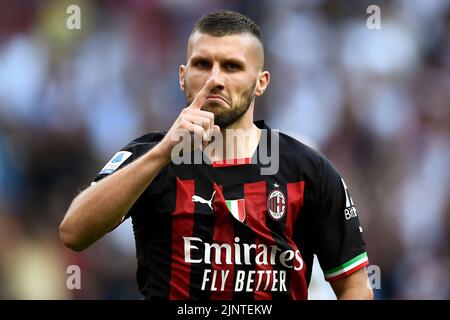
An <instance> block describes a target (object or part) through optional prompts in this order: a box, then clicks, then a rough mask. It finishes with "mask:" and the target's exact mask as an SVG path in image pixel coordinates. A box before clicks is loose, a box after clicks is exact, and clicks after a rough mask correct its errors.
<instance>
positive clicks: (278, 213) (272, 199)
mask: <svg viewBox="0 0 450 320" xmlns="http://www.w3.org/2000/svg"><path fill="white" fill-rule="evenodd" d="M267 211H268V212H269V214H270V216H271V217H272V219H274V220H281V219H282V218H283V217H284V214H285V212H286V197H285V195H284V194H283V192H281V190H279V189H275V190H273V191H272V192H271V193H270V194H269V196H268V197H267Z"/></svg>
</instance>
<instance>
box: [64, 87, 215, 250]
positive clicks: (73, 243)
mask: <svg viewBox="0 0 450 320" xmlns="http://www.w3.org/2000/svg"><path fill="white" fill-rule="evenodd" d="M213 85H214V81H209V82H207V83H206V84H205V85H204V87H203V88H202V90H201V91H200V92H199V93H198V94H197V96H196V97H195V99H194V101H193V102H192V103H191V105H190V106H189V107H187V108H185V109H183V111H182V112H181V113H180V115H179V117H178V118H177V120H176V121H175V123H174V124H173V126H172V127H171V128H170V130H169V132H168V133H167V134H166V136H165V137H164V139H163V140H162V141H161V142H160V143H159V144H157V145H156V146H155V147H154V148H153V149H151V150H150V151H148V152H147V153H145V154H144V155H143V156H141V157H140V158H139V159H137V160H135V161H134V162H132V163H131V164H129V165H128V166H126V167H124V168H122V169H120V170H118V171H117V172H115V173H113V174H111V175H110V176H108V177H106V178H104V179H103V180H101V181H100V182H99V183H97V184H94V185H93V186H91V187H89V188H87V189H85V190H84V191H83V192H81V193H80V194H79V195H78V196H77V197H76V198H75V199H74V200H73V201H72V203H71V205H70V207H69V209H68V210H67V213H66V215H65V217H64V219H63V221H62V222H61V224H60V227H59V234H60V238H61V240H62V241H63V242H64V244H65V245H66V246H67V247H69V248H71V249H72V250H75V251H82V250H84V249H86V248H87V247H89V246H90V245H92V244H93V243H94V242H95V241H97V240H98V239H100V238H101V237H103V236H104V235H105V234H106V233H107V232H108V231H110V230H111V229H112V228H114V227H115V226H116V225H117V224H118V223H119V222H120V221H121V220H122V219H123V217H124V216H125V215H126V213H127V212H128V211H129V210H130V208H131V207H132V206H133V204H134V203H135V202H136V200H137V199H138V198H139V196H140V195H141V194H142V193H143V192H144V190H145V189H146V188H147V187H148V186H149V185H150V183H151V182H152V181H153V179H154V178H155V177H156V176H157V175H158V173H159V172H160V171H161V169H162V168H164V166H166V165H167V164H168V163H169V161H170V155H171V152H172V149H173V148H174V146H175V145H176V144H177V143H178V137H179V134H178V130H182V131H184V132H186V131H187V132H189V133H191V134H196V135H199V136H200V137H206V139H207V138H208V135H209V134H210V133H207V132H209V130H213V131H216V132H217V131H220V128H219V127H218V126H216V125H214V114H213V113H211V112H206V111H203V110H200V109H201V106H202V105H203V102H204V100H205V99H206V96H207V95H208V94H209V92H210V90H211V89H212V87H213ZM200 141H201V139H200Z"/></svg>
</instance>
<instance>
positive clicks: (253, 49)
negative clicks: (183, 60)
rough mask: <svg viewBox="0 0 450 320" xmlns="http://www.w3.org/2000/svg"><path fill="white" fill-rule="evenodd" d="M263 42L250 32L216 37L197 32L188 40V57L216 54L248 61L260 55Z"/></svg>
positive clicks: (219, 56) (221, 56) (220, 56)
mask: <svg viewBox="0 0 450 320" xmlns="http://www.w3.org/2000/svg"><path fill="white" fill-rule="evenodd" d="M261 49H262V48H261V44H260V42H259V40H258V39H256V38H255V37H254V36H253V35H251V34H249V33H241V34H233V35H226V36H222V37H214V36H211V35H208V34H204V33H200V32H195V33H194V34H192V35H191V37H190V38H189V41H188V48H187V58H188V60H189V59H191V57H194V56H195V57H196V56H215V57H218V58H240V59H244V60H248V61H252V60H255V63H256V59H257V57H258V56H259V52H260V50H261Z"/></svg>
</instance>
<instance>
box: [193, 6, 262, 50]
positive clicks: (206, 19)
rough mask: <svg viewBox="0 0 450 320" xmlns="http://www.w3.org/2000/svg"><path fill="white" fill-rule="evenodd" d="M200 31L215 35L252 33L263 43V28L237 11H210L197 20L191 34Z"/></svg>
mask: <svg viewBox="0 0 450 320" xmlns="http://www.w3.org/2000/svg"><path fill="white" fill-rule="evenodd" d="M196 31H199V32H201V33H205V34H208V35H211V36H214V37H223V36H227V35H232V34H241V33H250V34H252V35H253V36H255V37H256V38H257V39H258V40H259V41H260V42H261V44H262V43H263V39H262V34H261V30H260V29H259V27H258V25H257V24H256V23H255V22H254V21H253V20H252V19H250V18H249V17H247V16H245V15H243V14H240V13H238V12H235V11H229V10H220V11H216V12H212V13H208V14H207V15H205V16H203V17H202V18H201V19H200V20H198V21H197V23H196V24H195V26H194V28H193V29H192V32H191V35H192V34H193V33H195V32H196Z"/></svg>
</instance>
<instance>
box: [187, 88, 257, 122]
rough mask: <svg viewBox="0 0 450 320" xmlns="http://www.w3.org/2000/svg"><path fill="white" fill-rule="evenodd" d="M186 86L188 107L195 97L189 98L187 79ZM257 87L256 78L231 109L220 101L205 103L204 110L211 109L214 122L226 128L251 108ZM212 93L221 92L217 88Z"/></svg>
mask: <svg viewBox="0 0 450 320" xmlns="http://www.w3.org/2000/svg"><path fill="white" fill-rule="evenodd" d="M184 87H185V89H186V90H185V98H186V107H187V106H189V105H190V104H191V103H192V101H193V100H194V99H193V98H191V99H188V97H187V94H186V92H187V91H188V89H187V88H188V87H187V86H186V81H185V82H184ZM255 87H256V80H255V81H254V82H253V84H252V85H251V86H250V88H248V89H247V90H246V91H245V92H244V93H243V94H242V96H241V99H240V101H239V102H238V103H236V104H232V105H231V108H230V109H224V108H223V107H221V106H219V104H218V103H214V102H213V103H208V104H204V105H203V107H202V110H204V111H209V112H212V113H214V124H216V125H218V126H219V127H220V128H226V127H229V126H230V125H232V124H233V123H235V122H236V121H238V120H239V119H240V118H241V117H242V116H243V115H244V114H245V113H246V112H247V110H248V108H250V104H251V103H252V101H253V99H255V94H254V90H255ZM211 94H219V92H217V90H214V89H213V90H212V91H211Z"/></svg>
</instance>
